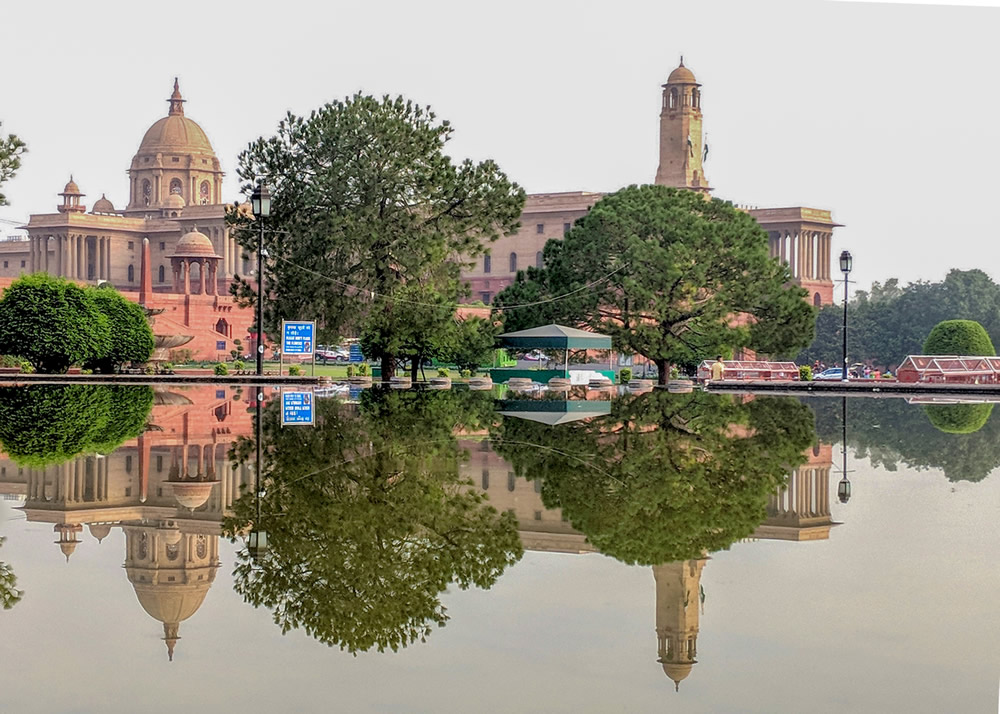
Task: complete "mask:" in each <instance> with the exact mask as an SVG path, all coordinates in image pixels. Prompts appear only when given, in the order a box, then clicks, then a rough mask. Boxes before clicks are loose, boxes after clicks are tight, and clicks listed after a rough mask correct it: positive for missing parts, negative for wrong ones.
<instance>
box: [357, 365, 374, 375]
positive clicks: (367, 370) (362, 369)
mask: <svg viewBox="0 0 1000 714" xmlns="http://www.w3.org/2000/svg"><path fill="white" fill-rule="evenodd" d="M371 373H372V368H371V367H369V366H368V363H367V362H362V363H361V364H359V365H358V376H359V377H370V376H371Z"/></svg>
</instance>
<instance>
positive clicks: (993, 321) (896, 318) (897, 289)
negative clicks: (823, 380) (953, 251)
mask: <svg viewBox="0 0 1000 714" xmlns="http://www.w3.org/2000/svg"><path fill="white" fill-rule="evenodd" d="M843 319H844V308H843V306H842V305H828V306H826V307H824V308H823V309H822V310H820V313H819V316H818V318H817V321H816V339H815V340H814V341H813V343H812V345H810V346H809V348H808V349H806V350H805V351H803V352H802V353H801V354H800V355H799V356H798V358H797V360H798V361H799V363H811V362H813V361H814V360H820V361H822V362H825V363H827V364H838V363H839V362H840V360H841V345H842V339H843V338H842V334H841V329H842V324H843ZM943 320H975V321H976V322H978V323H979V324H981V325H982V326H983V328H985V330H986V333H987V334H988V335H989V337H990V340H991V342H992V344H994V345H996V344H997V341H998V340H1000V285H998V284H997V283H995V282H994V281H993V280H992V279H991V278H990V277H989V276H988V275H987V274H986V273H984V272H983V271H982V270H952V271H950V272H949V273H948V275H947V276H946V277H945V279H944V280H943V281H941V282H936V283H932V282H915V283H910V284H908V285H906V286H905V287H904V286H901V285H900V284H899V281H898V280H896V279H895V278H893V279H891V280H887V281H886V282H885V283H873V284H872V287H871V289H870V290H858V291H857V292H855V294H854V297H853V298H852V299H851V300H850V302H849V303H848V324H849V328H848V329H849V335H848V337H849V338H850V340H849V344H848V350H849V352H850V355H851V361H859V362H860V361H869V362H871V363H872V364H874V365H876V366H882V367H890V368H894V367H896V366H897V365H898V364H899V363H900V362H902V361H903V359H904V358H905V357H906V356H907V355H911V354H920V353H921V352H922V351H923V344H924V340H925V339H926V338H927V336H928V334H929V333H930V332H931V330H932V329H933V328H934V326H935V325H937V324H938V323H939V322H941V321H943Z"/></svg>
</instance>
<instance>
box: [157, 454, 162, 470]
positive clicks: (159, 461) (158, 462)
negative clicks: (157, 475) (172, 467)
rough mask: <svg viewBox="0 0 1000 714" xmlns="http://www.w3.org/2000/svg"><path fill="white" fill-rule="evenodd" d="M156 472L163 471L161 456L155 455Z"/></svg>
mask: <svg viewBox="0 0 1000 714" xmlns="http://www.w3.org/2000/svg"><path fill="white" fill-rule="evenodd" d="M156 470H157V471H163V456H162V454H157V455H156Z"/></svg>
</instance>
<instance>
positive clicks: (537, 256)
mask: <svg viewBox="0 0 1000 714" xmlns="http://www.w3.org/2000/svg"><path fill="white" fill-rule="evenodd" d="M535 267H536V268H541V267H542V251H538V252H537V253H535Z"/></svg>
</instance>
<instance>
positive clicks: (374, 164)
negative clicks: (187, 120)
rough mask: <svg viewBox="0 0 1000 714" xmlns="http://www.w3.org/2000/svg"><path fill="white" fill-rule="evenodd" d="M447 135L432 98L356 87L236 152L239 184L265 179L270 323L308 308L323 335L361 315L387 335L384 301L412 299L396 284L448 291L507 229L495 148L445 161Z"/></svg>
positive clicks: (506, 200) (242, 218)
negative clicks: (423, 102) (420, 100)
mask: <svg viewBox="0 0 1000 714" xmlns="http://www.w3.org/2000/svg"><path fill="white" fill-rule="evenodd" d="M452 134H453V129H452V126H451V124H450V123H449V122H447V121H442V120H438V118H437V117H436V115H435V114H434V113H433V112H432V111H431V110H430V108H427V107H421V106H419V105H417V104H414V103H413V102H411V101H407V100H405V99H403V98H401V97H397V98H390V97H388V96H385V97H383V98H381V99H376V98H374V97H370V96H364V95H361V94H356V95H354V96H352V97H349V98H347V99H345V100H344V101H336V102H332V103H330V104H326V105H324V106H322V107H320V108H319V109H316V110H314V111H313V112H311V113H310V114H309V115H308V116H304V117H303V116H296V115H293V114H288V115H287V116H286V117H285V119H284V120H282V121H281V122H280V123H279V125H278V131H277V134H276V135H275V136H272V137H267V138H264V137H262V138H260V139H257V140H256V141H254V142H252V143H251V144H250V145H249V147H248V148H247V149H246V150H244V151H243V152H242V153H241V154H240V156H239V161H238V167H237V171H238V174H239V176H240V179H241V180H242V181H243V190H244V192H245V193H247V194H249V193H250V191H251V190H252V189H253V186H254V184H255V183H256V182H257V181H259V180H263V181H266V182H268V183H269V185H270V186H271V193H272V200H271V215H270V217H269V218H267V219H265V223H264V247H265V251H266V261H265V263H266V267H265V276H266V280H267V287H266V290H267V292H268V299H267V300H266V301H265V304H264V312H265V314H264V326H265V331H266V332H269V333H272V334H274V332H275V328H276V326H277V325H278V323H279V321H280V320H281V319H283V318H299V319H306V318H308V319H315V320H316V321H317V325H318V326H319V339H321V340H323V341H326V342H331V341H333V340H334V339H335V338H336V337H338V336H340V335H343V334H348V333H350V334H358V333H360V331H361V330H362V328H363V327H364V325H365V324H367V323H368V321H375V322H376V324H377V327H376V328H375V329H377V330H379V331H381V332H383V334H384V332H385V330H386V329H388V328H389V327H392V328H393V329H396V328H398V327H399V326H400V325H401V324H402V323H401V321H399V320H398V319H397V317H396V315H394V314H390V313H394V312H396V311H402V313H403V314H404V315H405V311H406V310H408V309H410V308H409V307H408V306H407V304H406V303H405V302H403V301H402V300H400V301H398V302H397V301H394V298H396V297H397V296H398V295H399V293H400V292H401V291H403V290H404V289H405V290H406V291H407V292H410V293H413V292H418V293H419V292H421V291H422V290H431V291H433V292H436V293H439V294H440V295H442V296H443V297H444V298H445V299H446V300H453V299H454V297H455V296H456V295H457V294H458V293H459V289H458V287H459V283H458V278H459V273H460V270H461V267H462V265H463V263H464V262H466V261H469V260H471V259H472V258H473V257H475V256H476V255H478V254H480V253H482V252H483V251H484V250H485V249H486V246H488V244H489V243H490V242H491V241H493V240H495V239H496V238H498V237H499V236H501V235H504V234H510V233H512V232H513V231H514V230H515V229H516V227H517V225H518V218H519V216H520V213H521V208H522V206H523V204H524V191H523V190H522V189H521V188H520V187H518V186H517V184H515V183H513V182H511V181H510V180H509V179H508V178H507V176H506V175H505V174H504V173H503V172H502V171H501V170H500V168H499V167H498V166H497V165H496V163H495V162H493V161H490V160H486V161H481V162H479V163H475V162H473V161H471V160H468V159H467V160H464V161H461V162H455V161H453V160H452V159H451V157H449V156H447V155H446V154H445V153H444V150H445V147H446V145H447V143H448V142H449V141H450V140H451V138H452ZM230 220H231V221H232V223H233V224H234V227H235V236H236V239H237V240H238V241H239V243H240V244H241V245H242V246H243V247H244V249H246V250H247V251H255V250H256V246H257V240H258V234H259V226H257V225H255V224H254V221H253V218H252V216H251V215H249V214H248V213H247V212H245V211H233V212H231V214H230ZM417 286H420V287H417ZM234 292H235V294H236V295H237V296H238V297H239V298H240V299H241V300H242V301H243V303H244V304H249V303H252V302H253V301H254V300H255V281H254V280H252V279H250V280H248V279H246V276H243V279H240V280H237V281H236V285H235V287H234ZM430 302H432V303H436V302H437V301H435V300H432V301H430ZM410 305H411V306H412V303H410ZM380 313H381V314H380ZM382 344H384V345H385V346H386V348H385V351H384V353H383V354H382V364H383V376H384V377H385V378H386V379H388V376H389V375H390V374H391V372H392V367H393V366H394V363H395V362H396V361H397V360H396V359H395V355H393V354H392V352H391V350H390V349H389V348H390V347H392V346H393V345H394V343H393V341H392V339H384V340H382Z"/></svg>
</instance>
